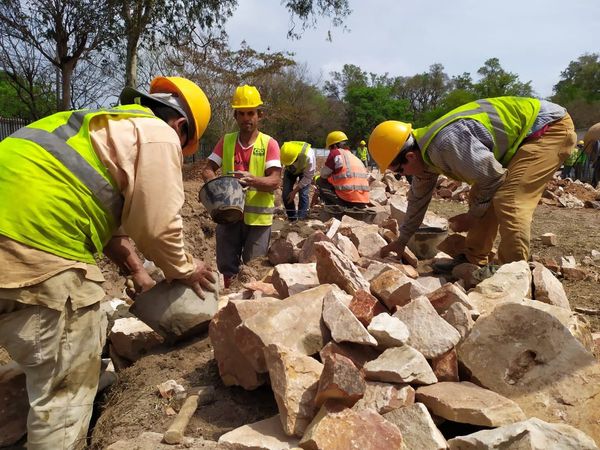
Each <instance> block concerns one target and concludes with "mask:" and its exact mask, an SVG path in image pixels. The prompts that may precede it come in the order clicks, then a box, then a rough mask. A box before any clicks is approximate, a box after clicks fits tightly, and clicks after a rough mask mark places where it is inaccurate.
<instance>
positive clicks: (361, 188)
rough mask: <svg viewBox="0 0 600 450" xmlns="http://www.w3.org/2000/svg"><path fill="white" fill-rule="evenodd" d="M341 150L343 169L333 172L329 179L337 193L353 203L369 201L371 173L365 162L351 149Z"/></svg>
mask: <svg viewBox="0 0 600 450" xmlns="http://www.w3.org/2000/svg"><path fill="white" fill-rule="evenodd" d="M338 150H339V151H340V155H341V157H342V158H341V159H342V169H341V170H340V171H339V172H337V173H332V174H331V175H329V178H327V181H329V183H331V184H332V185H333V188H334V189H335V193H336V195H337V196H338V197H339V198H341V199H343V200H346V201H347V202H351V203H369V173H368V172H367V169H365V166H364V165H363V163H362V162H361V161H360V159H358V158H357V157H356V156H354V155H353V154H352V152H350V151H349V150H344V149H342V148H340V149H338Z"/></svg>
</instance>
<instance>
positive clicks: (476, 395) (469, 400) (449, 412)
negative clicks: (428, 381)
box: [416, 381, 526, 427]
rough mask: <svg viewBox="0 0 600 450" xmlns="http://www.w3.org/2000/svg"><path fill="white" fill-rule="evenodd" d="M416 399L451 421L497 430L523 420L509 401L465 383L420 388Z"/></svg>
mask: <svg viewBox="0 0 600 450" xmlns="http://www.w3.org/2000/svg"><path fill="white" fill-rule="evenodd" d="M416 400H417V401H418V402H421V403H423V404H424V405H425V406H427V409H429V411H431V412H432V413H433V414H435V415H436V416H438V417H442V418H444V419H447V420H452V421H453V422H460V423H468V424H471V425H481V426H485V427H500V426H502V425H508V424H511V423H515V422H520V421H522V420H525V419H526V417H525V414H524V413H523V411H522V410H521V408H520V407H519V405H517V404H516V403H515V402H513V401H512V400H509V399H507V398H506V397H503V396H501V395H500V394H496V393H495V392H492V391H490V390H488V389H484V388H482V387H479V386H477V385H475V384H473V383H469V382H468V381H463V382H458V383H454V382H449V381H445V382H441V383H437V384H434V385H432V386H423V387H420V388H419V389H417V395H416Z"/></svg>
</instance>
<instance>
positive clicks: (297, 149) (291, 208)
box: [281, 141, 317, 221]
mask: <svg viewBox="0 0 600 450" xmlns="http://www.w3.org/2000/svg"><path fill="white" fill-rule="evenodd" d="M281 164H283V165H284V166H285V170H284V172H283V192H282V194H281V196H282V199H283V205H284V206H285V213H286V214H287V216H288V219H289V220H290V221H294V220H298V219H300V220H302V219H306V217H307V216H308V204H309V201H308V191H309V190H310V185H311V184H312V179H313V175H314V174H315V168H316V166H317V163H316V156H315V151H314V150H313V149H312V147H311V146H310V144H309V143H308V142H301V141H289V142H285V143H284V144H283V145H282V146H281ZM296 195H298V209H296V204H295V203H294V200H295V198H296Z"/></svg>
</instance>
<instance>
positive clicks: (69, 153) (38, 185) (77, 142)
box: [0, 105, 160, 264]
mask: <svg viewBox="0 0 600 450" xmlns="http://www.w3.org/2000/svg"><path fill="white" fill-rule="evenodd" d="M100 115H111V116H112V117H115V119H121V118H128V117H153V118H155V116H154V114H152V111H150V110H149V109H147V108H144V107H142V106H139V105H124V106H117V107H115V108H112V109H100V110H78V111H65V112H60V113H57V114H53V115H51V116H48V117H46V118H44V119H41V120H38V121H37V122H34V123H32V124H30V125H28V126H26V127H24V128H21V129H20V130H18V131H16V132H15V133H13V134H12V135H10V136H9V137H7V138H6V139H4V140H3V141H2V142H0V234H2V235H4V236H7V237H9V238H11V239H13V240H15V241H17V242H21V243H23V244H26V245H28V246H30V247H33V248H37V249H40V250H43V251H45V252H48V253H52V254H54V255H58V256H61V257H63V258H66V259H71V260H76V261H83V262H86V263H90V264H94V262H95V259H94V254H95V253H101V252H102V250H103V248H104V246H105V245H106V243H107V242H108V241H109V239H110V238H111V236H112V234H113V232H114V231H115V230H116V228H117V227H118V226H119V225H120V223H121V211H122V208H123V198H122V196H121V193H120V192H119V190H118V187H117V185H116V183H115V181H114V180H113V178H112V177H111V175H110V173H109V172H108V169H107V168H106V167H105V166H104V164H103V163H102V162H101V161H100V159H99V158H98V155H97V154H96V152H95V151H94V149H93V147H92V145H91V142H90V133H89V124H90V121H91V120H92V118H94V117H96V116H100ZM156 120H160V119H158V118H156Z"/></svg>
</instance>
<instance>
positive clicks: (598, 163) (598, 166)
mask: <svg viewBox="0 0 600 450" xmlns="http://www.w3.org/2000/svg"><path fill="white" fill-rule="evenodd" d="M583 141H584V144H583V150H584V151H585V154H586V155H587V157H588V158H589V160H590V165H591V167H592V177H591V178H592V186H594V187H595V188H596V189H597V188H598V187H599V186H598V183H599V182H600V122H598V123H597V124H595V125H592V126H591V127H590V129H589V130H588V131H587V132H586V133H585V136H584V137H583Z"/></svg>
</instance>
